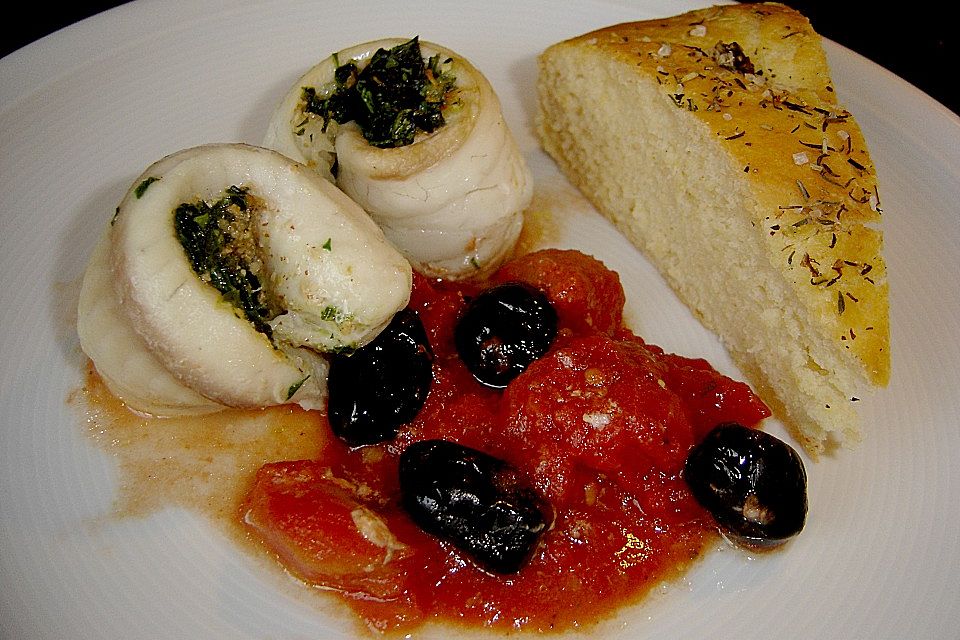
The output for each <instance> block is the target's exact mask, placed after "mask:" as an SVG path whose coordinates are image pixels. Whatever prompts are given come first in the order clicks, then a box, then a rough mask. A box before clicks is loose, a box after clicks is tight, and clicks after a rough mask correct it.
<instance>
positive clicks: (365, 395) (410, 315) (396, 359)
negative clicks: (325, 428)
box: [327, 309, 433, 446]
mask: <svg viewBox="0 0 960 640" xmlns="http://www.w3.org/2000/svg"><path fill="white" fill-rule="evenodd" d="M432 366H433V351H432V350H431V349H430V342H429V341H428V340H427V334H426V331H424V329H423V323H422V322H420V317H419V316H417V314H416V313H415V312H413V311H411V310H409V309H404V310H403V311H400V312H399V313H397V314H396V315H395V316H394V317H393V320H392V321H391V322H390V324H389V325H388V326H387V328H386V329H384V330H383V331H382V332H381V333H380V335H378V336H377V337H376V338H375V339H374V340H373V341H372V342H370V343H369V344H367V345H364V346H363V347H361V348H360V349H357V350H356V351H354V352H353V353H351V354H349V355H346V354H338V355H334V356H332V357H331V358H330V373H329V378H328V381H327V387H328V393H329V398H328V401H327V415H328V419H329V421H330V426H331V427H332V428H333V432H334V434H336V435H337V437H339V438H340V439H342V440H343V441H345V442H346V443H347V444H349V445H352V446H360V445H364V444H374V443H377V442H383V441H384V440H390V439H392V438H394V437H395V436H396V435H397V430H398V428H399V427H400V426H401V425H403V424H406V423H407V422H410V421H411V420H413V419H414V418H415V417H416V416H417V413H419V411H420V409H421V408H422V407H423V403H424V402H425V401H426V399H427V394H428V393H430V384H431V382H432V381H433V372H432Z"/></svg>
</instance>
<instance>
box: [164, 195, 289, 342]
mask: <svg viewBox="0 0 960 640" xmlns="http://www.w3.org/2000/svg"><path fill="white" fill-rule="evenodd" d="M253 203H254V199H253V197H252V196H250V195H249V193H248V189H246V188H244V187H237V186H231V187H228V188H227V189H226V190H225V191H224V194H223V197H221V199H220V200H218V201H216V202H214V203H212V204H211V203H208V202H205V201H203V200H199V201H197V202H193V203H191V202H184V203H182V204H181V205H180V206H178V207H177V208H176V210H174V212H173V217H174V227H175V229H176V232H177V238H178V239H179V240H180V244H181V245H182V246H183V249H184V251H185V252H186V254H187V257H188V258H189V259H190V264H191V266H192V267H193V271H194V273H196V274H197V275H198V276H199V277H200V279H201V280H203V281H205V282H208V283H210V284H211V285H213V286H214V287H215V288H216V289H217V291H219V292H220V293H221V294H223V297H224V299H226V300H227V301H228V302H230V304H232V305H233V306H234V308H236V309H237V310H238V311H240V312H242V313H243V315H244V316H245V317H246V318H247V320H249V321H250V322H251V323H252V324H253V326H254V328H255V329H256V330H257V331H259V332H261V333H263V334H266V335H267V337H270V336H271V335H272V330H271V327H270V325H269V324H268V323H269V321H270V320H272V319H274V318H275V317H277V316H278V315H280V313H282V312H283V309H281V308H280V306H279V304H278V303H277V302H276V301H275V300H273V299H271V297H270V296H268V295H267V293H266V291H264V289H263V287H262V285H261V283H260V278H259V277H258V276H257V273H259V272H260V270H261V268H262V264H261V262H260V258H259V257H258V255H257V253H256V240H255V238H254V237H253V233H252V228H253V224H254V222H255V221H254V217H255V216H254V206H253Z"/></svg>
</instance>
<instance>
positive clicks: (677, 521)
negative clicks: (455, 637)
mask: <svg viewBox="0 0 960 640" xmlns="http://www.w3.org/2000/svg"><path fill="white" fill-rule="evenodd" d="M492 281H493V282H494V283H496V282H505V281H523V282H526V283H528V284H531V285H533V286H535V287H537V288H539V289H540V290H541V291H543V292H544V293H546V295H547V296H548V298H549V299H550V300H551V302H552V304H553V305H554V307H555V309H556V310H557V314H558V327H559V330H558V335H557V338H556V339H555V341H554V343H553V345H552V347H551V348H550V350H549V351H548V352H547V354H546V355H544V356H543V357H542V358H540V359H539V360H537V361H536V362H534V363H533V364H532V365H531V366H530V367H529V368H528V369H527V370H526V371H525V372H524V373H523V374H521V375H520V376H519V377H517V378H516V379H515V380H513V381H512V382H511V383H510V384H509V385H508V386H507V388H506V389H504V390H494V389H490V388H487V387H484V386H482V385H480V384H479V383H477V382H476V381H475V380H474V379H473V377H472V376H471V374H470V373H469V371H467V369H466V367H465V366H464V365H463V364H462V363H461V362H460V360H459V358H458V356H457V353H456V348H455V346H454V341H453V327H454V324H455V322H456V319H457V317H458V316H459V314H460V313H461V311H462V310H463V309H464V307H465V304H466V302H465V301H466V300H467V299H469V297H470V296H473V295H476V294H477V293H478V292H479V291H480V290H482V286H483V285H481V284H477V283H472V284H464V283H453V284H450V283H442V282H436V281H428V280H426V279H424V278H416V279H415V286H414V291H413V295H412V298H411V302H410V306H411V308H413V309H414V310H416V311H417V312H418V314H419V315H420V318H421V320H422V321H423V323H424V326H425V329H426V331H427V335H428V337H429V339H430V342H431V346H432V348H433V351H434V356H435V360H434V365H433V377H434V380H433V386H432V388H431V392H430V395H429V396H428V398H427V402H426V404H425V406H424V407H423V409H422V410H421V411H420V413H419V415H418V417H417V418H416V419H415V420H414V421H413V422H412V423H411V424H409V425H407V426H406V427H405V428H403V429H402V430H401V433H400V435H399V436H398V438H397V439H396V440H395V441H393V442H390V443H385V444H381V445H376V446H367V447H361V448H356V449H350V448H349V447H347V446H346V445H342V444H340V443H339V442H338V441H336V440H335V439H330V441H329V442H328V443H327V444H326V445H325V447H324V449H323V451H322V452H321V454H320V456H319V457H318V458H317V459H313V460H299V461H290V462H280V463H274V464H268V465H265V466H264V467H263V468H261V469H260V471H259V472H258V474H257V478H256V481H255V482H254V486H253V489H252V491H251V492H250V494H249V495H248V497H247V499H246V501H245V503H244V504H243V505H242V507H241V509H240V515H241V517H242V519H243V520H244V522H245V523H246V524H247V526H249V527H250V528H252V530H254V531H255V532H256V534H257V535H258V536H259V537H260V539H262V540H263V542H264V544H265V545H266V546H267V547H269V548H270V549H271V550H272V551H273V552H274V553H276V554H277V556H278V557H279V558H280V561H281V562H282V563H283V564H284V565H285V566H286V567H287V569H288V570H290V571H291V572H292V573H294V574H295V575H297V576H299V577H300V578H301V579H303V580H304V581H306V582H307V583H310V584H314V585H318V586H321V587H326V588H330V589H332V590H334V591H336V592H338V593H339V594H341V596H342V597H343V598H345V599H346V600H347V601H348V602H349V603H350V605H351V607H352V608H353V609H354V610H355V611H356V612H357V613H358V614H359V615H360V617H361V618H362V619H363V620H364V621H365V623H366V624H367V625H368V626H369V627H371V628H373V629H376V630H379V631H382V632H407V631H409V630H411V629H412V628H415V627H417V626H419V625H420V624H423V623H424V622H426V621H429V620H441V621H446V622H450V621H456V622H460V623H464V624H468V625H474V626H489V627H492V628H495V629H503V630H509V629H529V630H540V631H547V630H563V629H569V628H574V627H582V626H584V625H587V624H590V623H591V622H596V621H597V620H599V619H601V618H602V617H603V616H605V615H606V614H608V613H609V612H610V611H612V610H613V609H615V608H616V607H618V606H620V605H622V604H624V603H626V602H632V601H635V600H636V599H637V598H639V597H640V596H642V595H643V594H644V593H646V592H647V591H648V590H649V589H650V588H651V587H653V586H654V585H656V584H658V583H659V582H661V581H662V580H665V579H669V578H672V577H675V576H676V575H677V574H678V573H679V572H680V571H682V570H683V569H684V568H685V567H686V566H687V565H689V563H690V562H691V561H692V560H694V559H695V558H696V557H697V556H698V555H699V554H700V553H701V552H702V550H703V549H704V547H705V546H706V545H707V544H709V543H711V542H712V541H714V540H715V539H716V535H717V534H716V526H715V524H714V523H713V521H712V519H711V518H710V516H709V515H708V514H707V513H706V512H705V511H704V510H703V509H702V508H701V507H700V506H699V505H698V504H697V503H696V501H695V500H694V499H693V497H692V496H691V494H690V492H689V490H688V489H687V487H686V484H685V482H684V481H683V478H682V476H681V472H682V469H683V465H684V462H685V460H686V456H687V453H688V452H689V450H690V448H691V447H692V446H693V445H694V444H695V443H696V442H697V441H698V440H700V439H701V438H702V437H703V436H704V435H705V433H706V432H707V431H709V430H710V429H711V428H712V427H713V426H715V425H716V424H718V423H721V422H739V423H741V424H744V425H747V426H753V425H755V424H756V423H758V422H759V421H760V420H762V419H763V418H765V417H766V416H768V415H769V410H768V409H767V407H766V406H765V405H764V404H763V403H762V402H761V401H760V400H759V398H758V397H757V396H756V395H754V394H753V393H752V392H751V390H750V389H749V388H748V387H747V386H746V385H745V384H743V383H740V382H736V381H734V380H731V379H729V378H727V377H725V376H723V375H721V374H719V373H718V372H716V371H715V370H714V369H713V368H712V367H710V365H709V364H708V363H707V362H705V361H704V360H699V359H690V358H684V357H681V356H677V355H672V354H667V353H665V352H664V351H663V350H662V349H660V348H658V347H655V346H653V345H648V344H646V343H645V342H644V341H643V340H642V339H641V338H639V337H638V336H635V335H634V334H633V333H632V332H631V331H630V330H629V329H627V328H626V327H624V326H623V322H622V311H623V305H624V293H623V289H622V287H621V285H620V282H619V277H618V276H617V274H616V273H614V272H613V271H610V270H609V269H607V268H606V267H605V266H604V265H603V264H602V263H600V262H599V261H597V260H595V259H593V258H591V257H589V256H586V255H584V254H582V253H580V252H577V251H561V250H544V251H539V252H535V253H532V254H529V255H527V256H524V257H521V258H518V259H516V260H514V261H512V262H510V263H508V264H507V265H505V266H504V267H503V268H502V269H501V270H500V271H499V272H497V273H496V274H495V275H494V276H493V278H492ZM371 393H375V390H371ZM436 438H440V439H446V440H452V441H455V442H458V443H460V444H463V445H465V446H468V447H472V448H475V449H479V450H481V451H484V452H486V453H489V454H491V455H494V456H496V457H498V458H501V459H503V460H506V461H507V462H509V463H510V464H512V465H513V466H514V467H515V468H516V469H517V470H519V472H520V473H521V474H522V475H523V476H524V477H525V478H526V479H527V480H528V481H529V483H530V484H531V485H532V486H534V487H535V488H536V489H537V490H538V491H539V493H540V494H541V495H542V496H543V497H544V498H545V499H546V500H547V501H548V502H549V504H550V505H551V508H552V510H553V524H552V526H551V528H550V529H549V530H548V531H547V532H546V533H545V534H544V535H543V537H542V539H541V541H540V544H539V546H538V547H537V549H536V551H535V552H534V555H533V556H532V558H531V560H530V561H529V563H528V564H527V565H526V566H525V567H524V568H523V569H522V570H521V571H520V572H519V573H517V574H514V575H492V574H490V573H488V572H486V571H484V570H482V569H480V568H479V567H478V566H476V565H475V564H474V563H473V562H472V561H471V560H470V559H469V558H467V557H465V556H464V555H463V554H462V553H461V552H459V551H457V550H456V549H455V548H454V547H453V546H452V545H450V544H449V543H447V542H443V541H440V540H438V539H436V538H434V537H432V536H430V535H428V534H426V533H424V532H422V531H421V530H419V529H418V528H417V526H416V525H415V524H414V523H413V522H412V521H411V520H410V519H409V518H408V517H407V516H406V514H405V513H404V512H403V511H402V509H401V508H400V506H399V502H400V500H399V480H398V477H397V475H398V474H397V467H398V457H399V454H400V452H401V451H403V449H404V448H405V447H406V446H407V445H408V444H410V443H412V442H415V441H419V440H425V439H436Z"/></svg>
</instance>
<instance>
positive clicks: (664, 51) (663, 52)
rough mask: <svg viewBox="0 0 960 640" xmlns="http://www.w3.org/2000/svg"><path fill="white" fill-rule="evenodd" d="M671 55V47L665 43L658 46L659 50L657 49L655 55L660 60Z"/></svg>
mask: <svg viewBox="0 0 960 640" xmlns="http://www.w3.org/2000/svg"><path fill="white" fill-rule="evenodd" d="M671 53H673V47H671V46H670V45H669V43H666V42H664V43H663V44H662V45H660V48H659V49H657V55H658V56H660V57H661V58H666V57H667V56H669V55H670V54H671Z"/></svg>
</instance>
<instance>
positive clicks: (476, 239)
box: [264, 38, 533, 278]
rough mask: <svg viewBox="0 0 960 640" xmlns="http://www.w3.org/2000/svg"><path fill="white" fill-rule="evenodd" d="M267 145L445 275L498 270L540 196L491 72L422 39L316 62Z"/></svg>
mask: <svg viewBox="0 0 960 640" xmlns="http://www.w3.org/2000/svg"><path fill="white" fill-rule="evenodd" d="M264 145H265V146H267V147H270V148H273V149H276V150H277V151H280V152H281V153H283V154H285V155H287V156H289V157H291V158H293V159H294V160H297V161H299V162H302V163H304V164H306V165H308V166H310V167H311V168H313V169H314V170H315V171H317V172H318V173H319V174H320V175H323V176H324V177H326V178H327V179H328V180H331V181H333V182H335V183H336V184H337V185H338V186H339V187H340V188H341V189H342V190H343V191H344V192H345V193H346V194H347V195H349V196H350V197H351V198H352V199H354V200H355V201H356V202H357V203H359V204H360V205H361V206H362V207H363V208H364V209H365V210H366V211H367V212H368V213H369V214H370V216H371V217H372V218H373V219H374V220H375V221H376V222H377V223H378V224H379V225H380V226H381V227H382V228H383V230H384V232H385V234H386V236H387V238H388V239H389V240H390V241H391V242H392V243H393V244H394V245H395V246H397V247H398V248H399V249H400V251H401V252H402V253H403V254H404V255H405V256H406V257H407V258H408V259H409V260H410V261H411V263H412V264H413V266H414V267H415V268H416V269H417V270H418V271H420V272H422V273H425V274H428V275H433V276H438V277H445V278H463V277H472V276H476V275H483V274H486V273H489V272H490V271H492V270H493V269H495V268H496V267H497V266H498V265H499V264H500V263H501V262H502V261H503V259H504V258H506V257H507V256H508V254H509V253H510V252H511V251H512V249H513V247H514V245H515V244H516V241H517V238H518V236H519V234H520V230H521V227H522V224H523V215H522V214H523V210H524V209H525V208H526V207H527V206H528V205H529V203H530V200H531V197H532V192H533V187H532V180H531V177H530V171H529V169H528V167H527V165H526V161H525V159H524V157H523V156H522V154H521V153H520V150H519V148H518V147H517V144H516V142H515V140H514V139H513V136H512V134H511V133H510V130H509V128H508V127H507V124H506V122H505V120H504V118H503V114H502V112H501V108H500V101H499V99H498V98H497V95H496V93H495V92H494V90H493V88H492V87H491V86H490V83H489V82H488V81H487V79H486V78H485V77H484V76H483V74H481V73H480V72H479V71H478V70H477V69H476V68H475V67H474V66H473V65H471V64H470V63H469V62H468V61H467V60H466V59H464V58H463V56H461V55H459V54H457V53H455V52H453V51H450V50H449V49H446V48H443V47H441V46H439V45H436V44H432V43H429V42H421V41H419V40H418V39H416V38H414V39H413V40H410V41H404V40H402V39H386V40H379V41H375V42H369V43H365V44H360V45H357V46H354V47H351V48H348V49H345V50H343V51H340V52H338V53H336V54H333V55H332V56H330V57H329V58H327V59H325V60H324V61H322V62H320V63H319V64H317V65H316V66H315V67H313V68H312V69H310V70H309V71H308V72H307V73H306V74H305V75H304V76H303V77H301V78H300V80H298V81H297V83H296V84H295V85H294V86H293V88H292V89H291V90H290V92H289V93H288V94H287V96H286V97H285V98H284V100H283V101H282V103H281V104H280V106H279V107H278V108H277V110H276V112H275V113H274V116H273V120H272V122H271V124H270V127H269V130H268V133H267V136H266V138H265V141H264Z"/></svg>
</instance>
